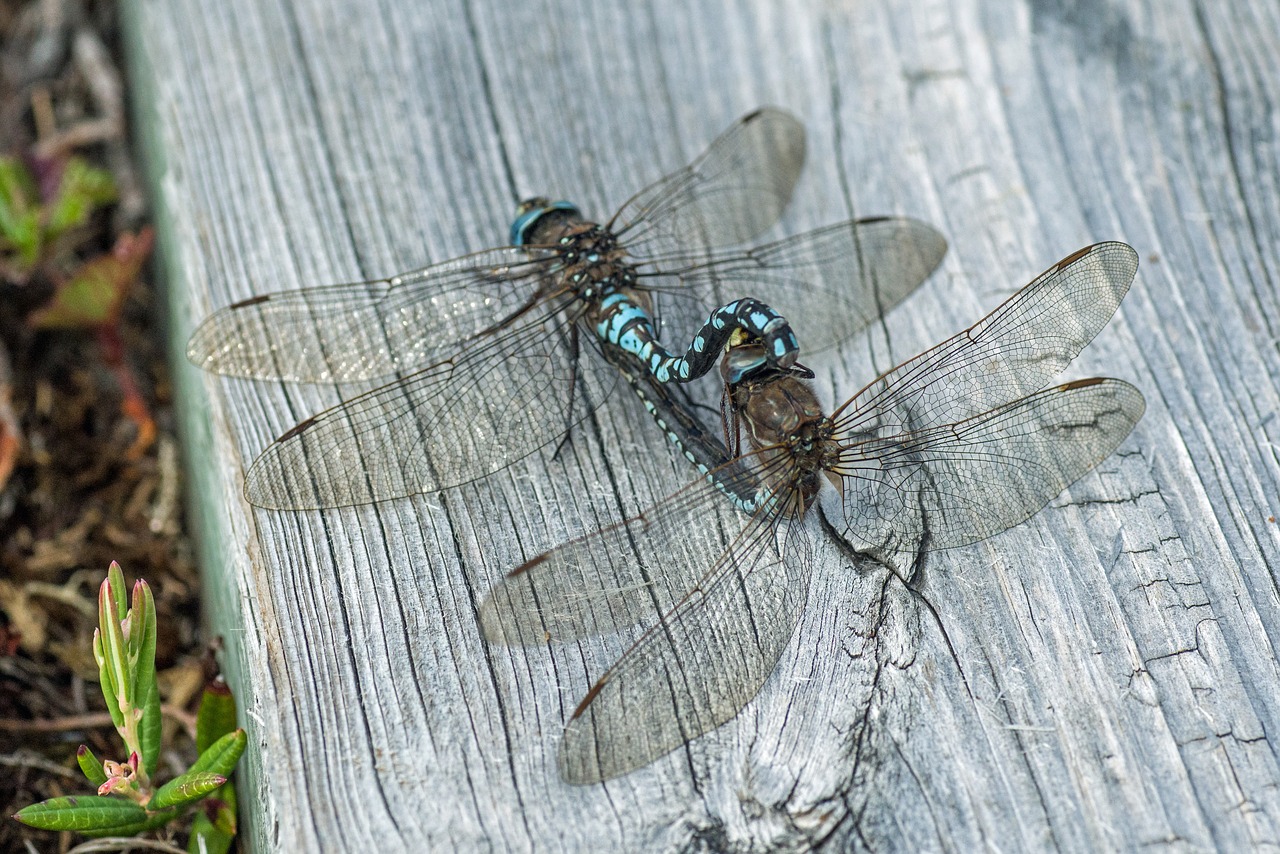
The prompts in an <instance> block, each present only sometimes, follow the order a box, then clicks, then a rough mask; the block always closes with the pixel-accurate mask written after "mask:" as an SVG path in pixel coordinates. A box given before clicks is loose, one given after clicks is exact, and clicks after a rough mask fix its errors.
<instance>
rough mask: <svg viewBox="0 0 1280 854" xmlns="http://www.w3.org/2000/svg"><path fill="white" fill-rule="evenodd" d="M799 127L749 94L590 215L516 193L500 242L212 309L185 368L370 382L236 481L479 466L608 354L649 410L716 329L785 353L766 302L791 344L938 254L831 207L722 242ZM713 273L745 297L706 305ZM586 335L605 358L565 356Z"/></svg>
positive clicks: (581, 400)
mask: <svg viewBox="0 0 1280 854" xmlns="http://www.w3.org/2000/svg"><path fill="white" fill-rule="evenodd" d="M804 147H805V146H804V129H803V127H802V126H801V125H800V123H799V122H798V121H797V120H796V119H795V118H793V117H792V116H790V115H789V114H787V113H785V112H783V111H781V110H777V109H772V108H765V109H760V110H756V111H755V112H753V113H750V114H748V115H747V116H744V117H743V118H742V119H740V120H739V121H738V122H737V123H735V124H734V125H733V126H732V127H730V128H729V130H727V131H726V132H725V133H724V134H722V135H721V136H720V137H719V138H718V139H716V140H715V141H714V142H713V143H712V144H711V146H710V147H709V148H708V149H707V151H706V152H705V153H704V154H703V155H702V156H700V157H699V158H698V159H696V160H695V161H693V163H691V164H690V165H689V166H687V167H685V168H684V169H681V170H680V171H678V172H675V173H673V174H671V175H668V176H667V177H665V178H663V179H661V180H660V181H658V182H657V183H655V184H652V185H651V186H649V187H648V188H646V189H644V190H641V191H640V192H639V193H637V194H636V195H635V196H633V197H632V198H631V199H630V201H628V202H627V203H626V204H624V205H623V206H622V207H621V208H620V209H619V210H618V212H617V213H616V214H614V215H613V217H612V218H611V219H610V220H609V221H608V222H607V223H606V224H604V225H596V224H594V223H591V222H587V221H585V220H584V219H583V218H582V216H581V215H580V214H579V212H578V211H577V209H576V208H575V207H574V206H573V205H570V204H568V203H565V202H549V201H547V200H545V199H535V200H530V201H529V202H526V203H525V204H524V205H522V206H521V208H520V210H519V213H518V216H517V219H516V221H515V223H514V224H513V226H512V243H513V244H515V245H513V246H508V247H503V248H498V249H489V250H485V251H482V252H478V253H476V254H473V255H467V256H464V257H461V258H456V259H454V260H451V261H445V262H443V263H440V264H435V265H433V266H430V267H426V268H424V269H421V270H418V271H416V272H412V273H406V274H404V275H400V276H395V277H393V278H390V279H385V280H381V281H373V282H363V283H355V284H344V285H331V286H326V287H317V288H306V289H301V290H295V291H283V292H279V293H273V294H267V295H262V296H256V297H252V298H250V299H246V300H244V301H242V302H239V303H236V304H234V305H232V306H229V307H227V308H224V309H221V310H219V311H217V312H215V313H214V314H213V315H212V316H210V317H209V318H208V319H207V320H206V321H205V322H204V323H203V324H202V325H201V326H200V328H199V329H197V330H196V332H195V334H194V335H193V336H192V338H191V341H190V343H189V345H188V350H187V352H188V356H189V357H190V359H191V360H192V361H193V362H194V363H195V364H196V365H198V366H199V367H202V368H205V369H207V370H210V371H214V372H217V373H221V374H226V375H231V376H240V377H250V378H257V379H280V380H286V381H294V382H316V383H319V382H334V383H345V382H355V381H367V380H375V379H382V380H386V381H388V382H387V384H385V385H382V386H381V387H380V388H376V389H374V390H373V391H370V392H367V393H365V394H362V395H360V396H358V397H355V398H352V399H351V400H348V401H346V402H345V403H343V404H341V405H339V406H336V407H334V408H332V409H329V410H326V411H324V412H321V413H320V414H318V415H315V416H313V417H311V418H308V419H306V420H304V421H302V422H301V423H299V424H298V425H296V426H295V427H293V428H292V429H290V430H289V431H287V432H286V433H285V434H283V435H282V436H281V437H280V438H279V439H277V440H276V441H275V442H274V443H273V444H271V445H270V446H269V447H268V448H267V449H266V450H265V451H264V452H263V453H262V454H261V456H259V457H258V459H257V460H256V461H255V462H254V464H253V466H252V467H251V468H250V470H249V472H248V474H247V476H246V483H245V493H246V496H247V497H248V499H249V501H250V502H252V503H253V504H255V505H258V506H261V507H267V508H274V509H308V508H322V507H342V506H350V505H358V504H367V503H372V502H376V501H382V500H386V499H392V498H400V497H404V496H408V495H415V494H422V493H429V492H434V491H436V490H440V489H445V488H448V487H452V486H457V485H459V484H462V483H467V482H470V481H473V480H476V479H478V478H481V477H484V476H486V475H488V474H492V473H493V472H496V471H498V470H500V469H502V468H503V467H505V466H507V465H508V464H510V463H512V462H514V461H516V460H519V459H521V458H523V457H525V456H526V455H528V454H531V453H533V452H534V451H536V450H538V449H539V448H541V447H544V446H546V445H549V444H552V443H555V442H557V440H561V439H562V438H563V437H565V436H566V435H567V431H568V430H569V429H570V428H571V427H572V426H573V425H574V424H576V423H577V422H578V421H580V420H581V419H583V418H585V417H586V416H587V415H588V414H589V413H590V412H591V411H592V410H593V409H594V408H595V407H596V406H598V405H599V404H600V403H601V402H602V401H603V399H604V398H605V396H606V395H607V394H608V393H609V391H610V390H611V389H612V386H613V385H614V384H615V382H616V380H617V377H618V376H619V372H618V371H617V370H615V369H614V368H621V369H622V373H623V375H625V376H627V377H628V379H629V380H632V381H633V382H632V385H633V387H635V388H636V390H637V391H638V392H640V393H641V396H642V397H646V398H650V399H647V400H646V403H647V405H649V407H650V409H651V411H652V410H653V405H652V400H651V398H653V396H654V395H657V396H658V397H659V398H661V387H660V386H661V382H662V381H667V380H671V381H677V382H684V381H687V380H689V379H692V378H693V377H695V376H696V375H697V374H698V373H700V372H705V371H706V370H709V369H710V368H711V367H713V366H714V364H715V360H716V359H717V358H718V354H719V352H720V350H721V347H722V344H723V343H724V341H725V340H726V337H727V336H728V335H729V334H730V333H731V332H733V331H734V330H735V329H742V330H745V331H747V332H749V333H751V334H752V336H753V337H757V338H762V339H764V340H766V341H767V342H768V343H769V344H770V347H771V349H770V350H769V352H768V358H769V360H770V361H772V362H774V363H776V364H778V365H779V366H784V367H785V366H786V365H788V364H791V363H792V362H794V360H795V356H796V344H795V340H794V336H793V335H791V332H790V328H789V327H788V326H787V325H786V323H785V321H782V320H781V319H780V318H779V317H778V316H777V314H776V313H774V312H772V311H771V310H769V309H768V307H767V306H774V307H776V308H777V309H779V310H780V311H781V312H782V313H783V314H784V315H785V316H786V317H787V318H789V319H791V320H792V321H793V322H799V323H803V324H804V328H806V329H808V330H812V331H811V332H809V333H808V334H809V335H810V336H811V337H810V339H809V340H808V341H807V342H806V347H808V348H809V349H810V350H814V349H820V348H822V347H825V346H830V345H832V344H834V343H837V342H839V341H840V340H843V339H844V338H847V337H848V336H850V335H852V334H854V333H855V332H857V331H858V330H860V329H862V328H863V327H865V326H866V325H867V324H869V323H871V322H873V321H874V320H876V319H877V318H878V317H879V316H880V315H881V313H882V312H883V311H885V310H887V309H888V308H890V307H891V306H893V305H895V304H896V303H897V302H899V301H900V300H901V299H902V298H903V297H904V296H905V295H906V294H907V293H909V292H910V291H911V290H913V289H914V288H915V287H916V286H917V285H918V284H919V283H920V282H922V281H923V280H924V279H925V278H926V277H928V275H929V274H930V273H931V272H932V271H933V269H934V268H935V267H936V266H937V264H938V263H939V261H940V260H941V258H942V255H943V253H944V252H945V251H946V242H945V241H944V240H943V239H942V237H941V235H939V234H938V233H937V232H936V231H934V230H933V229H932V228H930V227H929V226H927V225H925V224H923V223H920V222H917V221H915V220H912V219H908V218H902V217H887V218H878V219H868V220H858V221H848V222H842V223H839V224H836V225H832V226H828V227H826V228H821V229H818V230H816V231H811V232H807V233H805V234H801V235H798V236H795V237H791V238H788V239H785V240H780V241H778V242H775V243H771V244H768V245H765V246H759V247H756V248H752V249H745V250H744V249H736V250H735V249H725V247H729V246H733V245H735V244H738V243H742V242H744V241H747V240H750V239H751V238H754V237H755V236H756V235H758V234H759V233H760V232H761V231H763V230H764V229H766V228H768V227H769V226H771V225H772V224H774V223H775V222H776V221H777V219H778V218H779V216H780V215H781V213H782V210H783V208H784V207H785V206H786V204H787V202H788V200H789V199H790V197H791V193H792V189H793V188H794V186H795V183H796V180H797V178H798V177H799V174H800V171H801V168H802V166H803V164H804ZM730 287H731V288H732V289H733V290H734V291H735V292H739V293H740V292H742V291H746V290H749V291H750V292H751V293H752V294H753V296H754V297H755V299H751V300H736V301H734V302H732V303H729V304H728V305H727V306H726V307H725V308H723V309H721V310H718V311H716V312H715V313H710V312H709V308H710V306H714V305H720V304H722V303H724V302H725V295H724V293H723V291H725V290H727V289H729V288H730ZM766 304H767V305H766ZM708 317H710V319H709V320H707V318H708ZM659 320H660V321H661V331H662V335H663V336H664V337H665V338H666V339H667V340H678V341H692V342H693V344H692V346H691V347H690V350H689V353H688V354H687V355H686V356H685V357H683V358H679V357H676V356H674V355H671V354H669V353H667V352H666V351H665V350H662V349H661V347H660V346H658V344H657V342H656V336H657V327H656V324H657V323H658V321H659ZM704 320H705V321H706V322H705V324H704V325H703V326H702V328H701V329H698V328H697V327H698V325H699V323H700V322H702V321H704ZM580 333H581V334H580ZM583 340H585V341H586V342H587V343H588V344H589V345H590V346H591V347H593V348H595V349H597V350H599V351H600V353H601V354H602V355H603V356H604V358H603V359H590V358H584V359H579V358H578V353H579V350H580V348H581V342H582V341H583ZM646 385H647V386H648V388H646ZM659 403H661V400H659ZM668 409H671V407H670V406H668ZM665 426H666V428H667V429H668V432H669V433H671V432H673V431H675V432H678V431H677V430H676V428H674V427H673V426H672V425H671V424H670V423H667V424H666V425H665ZM708 447H711V446H708ZM687 453H688V452H687ZM707 456H714V448H711V449H710V450H708V451H707ZM721 457H723V454H721Z"/></svg>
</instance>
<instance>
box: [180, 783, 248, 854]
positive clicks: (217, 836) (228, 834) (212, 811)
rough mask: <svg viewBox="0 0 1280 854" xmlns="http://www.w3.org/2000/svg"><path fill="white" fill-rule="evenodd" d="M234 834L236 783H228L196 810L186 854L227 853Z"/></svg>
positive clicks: (234, 836)
mask: <svg viewBox="0 0 1280 854" xmlns="http://www.w3.org/2000/svg"><path fill="white" fill-rule="evenodd" d="M235 838H236V787H235V785H233V784H231V783H227V784H226V785H225V786H223V787H222V788H221V789H218V790H217V791H216V792H214V793H213V794H211V795H209V797H207V798H205V799H204V800H203V801H202V802H201V803H200V806H199V808H198V809H197V810H196V814H195V821H194V822H193V823H192V827H191V837H190V839H189V840H188V842H187V851H188V852H189V854H226V852H227V851H228V850H230V848H231V843H232V841H233V840H234V839H235Z"/></svg>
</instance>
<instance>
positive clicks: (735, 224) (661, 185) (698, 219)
mask: <svg viewBox="0 0 1280 854" xmlns="http://www.w3.org/2000/svg"><path fill="white" fill-rule="evenodd" d="M803 168H804V126H803V125H801V124H800V122H799V121H798V120H797V119H796V118H795V117H794V116H792V115H791V114H790V113H786V112H784V111H782V110H779V109H776V108H773V107H765V108H762V109H759V110H756V111H754V112H751V113H748V114H747V115H745V116H743V117H742V118H741V119H739V120H738V121H737V122H736V123H735V124H734V125H733V126H732V127H730V128H729V129H728V130H727V131H725V132H724V133H723V134H721V135H720V136H719V137H718V138H717V139H716V140H715V141H714V142H712V143H711V145H710V147H708V148H707V150H706V152H704V153H703V154H702V156H700V157H699V158H698V159H697V160H695V161H693V162H692V163H690V164H689V165H688V166H686V167H685V168H683V169H681V170H680V171H678V172H675V173H672V174H671V175H668V176H667V177H665V178H663V179H661V180H660V181H658V182H657V183H655V184H651V185H650V186H648V187H646V188H645V189H643V190H641V191H640V192H639V193H636V195H634V196H632V197H631V200H630V201H628V202H627V203H626V204H624V205H623V206H622V207H621V208H620V209H619V210H618V212H617V213H616V214H614V216H613V219H612V220H611V221H610V223H609V226H610V229H611V230H612V231H613V233H614V234H616V235H618V238H619V241H620V242H621V244H622V245H623V246H626V247H627V251H628V252H630V253H632V254H634V255H635V257H637V258H659V257H663V256H665V255H667V254H669V253H670V252H672V251H673V250H676V249H683V250H687V249H689V248H690V247H698V248H703V249H711V248H714V247H716V246H731V245H733V244H735V243H742V242H744V241H747V240H750V239H751V238H753V237H755V236H756V235H758V234H759V233H760V232H762V231H764V230H765V229H766V228H768V227H769V226H771V225H773V224H774V223H775V222H777V221H778V217H779V216H781V215H782V211H783V209H784V208H785V207H786V206H787V203H788V202H789V201H790V200H791V192H792V190H793V189H795V185H796V180H797V179H798V178H799V177H800V171H801V169H803Z"/></svg>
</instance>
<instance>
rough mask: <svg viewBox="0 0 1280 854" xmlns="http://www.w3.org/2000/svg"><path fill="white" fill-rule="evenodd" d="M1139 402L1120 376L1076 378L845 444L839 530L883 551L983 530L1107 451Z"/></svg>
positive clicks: (939, 544) (1020, 514) (945, 543)
mask: <svg viewBox="0 0 1280 854" xmlns="http://www.w3.org/2000/svg"><path fill="white" fill-rule="evenodd" d="M1145 408H1146V402H1145V401H1144V400H1143V398H1142V393H1141V392H1139V391H1138V390H1137V389H1136V388H1134V387H1133V386H1131V385H1129V384H1128V383H1126V382H1122V381H1121V380H1114V379H1088V380H1078V381H1076V382H1072V383H1067V384H1065V385H1060V386H1055V387H1054V388H1049V389H1045V390H1044V391H1041V392H1038V393H1036V394H1033V395H1030V396H1029V397H1025V398H1023V399H1022V400H1019V401H1016V402H1014V403H1010V404H1007V405H1005V406H1002V407H999V408H998V409H994V410H992V411H990V412H986V413H983V414H981V415H978V416H975V417H973V418H970V419H968V420H966V421H962V422H960V423H957V424H947V425H941V426H937V427H931V428H929V429H926V430H921V431H918V432H914V433H905V434H902V435H899V436H891V437H884V438H876V439H864V440H859V441H853V442H851V443H850V444H849V445H847V446H846V447H845V449H844V450H843V452H842V453H841V459H840V463H839V464H838V465H837V466H836V467H835V468H834V469H833V470H834V471H835V472H836V473H837V474H840V475H841V476H842V479H843V498H844V516H845V520H846V523H847V526H848V528H847V530H846V532H845V535H846V537H848V538H849V539H850V540H851V541H852V542H854V543H855V544H859V545H861V546H863V547H865V548H867V549H868V550H870V551H872V552H881V553H895V552H896V553H904V552H905V553H916V552H917V551H918V550H921V549H927V548H951V547H953V546H963V545H967V544H969V543H974V542H977V541H978V540H982V539H985V538H986V537H990V536H992V535H994V534H997V533H999V532H1001V531H1003V530H1005V529H1007V528H1010V527H1012V526H1013V525H1016V524H1018V523H1019V522H1022V521H1024V520H1026V519H1028V518H1030V517H1031V516H1032V515H1034V514H1035V513H1036V512H1037V511H1039V510H1040V508H1042V507H1044V506H1045V505H1046V504H1048V503H1049V501H1051V500H1052V499H1053V498H1054V496H1056V495H1057V494H1058V493H1060V492H1061V491H1062V490H1063V489H1065V488H1066V487H1067V486H1069V485H1071V484H1072V483H1073V482H1075V481H1076V480H1078V479H1079V478H1080V477H1082V476H1084V475H1085V474H1086V473H1087V472H1088V471H1089V470H1090V469H1092V468H1093V467H1094V466H1096V465H1097V464H1098V463H1100V462H1101V461H1102V460H1104V459H1106V458H1107V457H1108V456H1110V454H1111V453H1112V451H1114V450H1115V449H1116V448H1117V447H1118V446H1119V445H1120V443H1121V442H1122V441H1124V439H1125V437H1126V436H1128V435H1129V432H1130V431H1131V430H1132V429H1133V426H1134V425H1135V424H1137V422H1138V419H1140V418H1141V417H1142V413H1143V411H1144V410H1145ZM841 439H842V443H843V439H844V437H841Z"/></svg>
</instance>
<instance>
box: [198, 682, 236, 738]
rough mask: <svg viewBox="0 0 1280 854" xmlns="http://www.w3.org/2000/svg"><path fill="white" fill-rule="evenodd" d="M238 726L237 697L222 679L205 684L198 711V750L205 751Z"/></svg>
mask: <svg viewBox="0 0 1280 854" xmlns="http://www.w3.org/2000/svg"><path fill="white" fill-rule="evenodd" d="M235 728H236V698H235V695H234V694H232V693H231V688H230V687H228V686H227V683H226V682H224V681H222V679H220V678H219V679H214V680H213V681H211V682H209V683H208V684H206V685H205V686H204V694H203V695H202V696H201V697H200V710H199V711H198V712H196V752H197V753H204V752H205V751H206V750H208V749H209V747H210V745H212V744H213V743H214V742H215V741H217V740H218V739H220V738H222V737H223V736H224V735H226V734H227V733H229V732H233V731H235Z"/></svg>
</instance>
